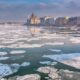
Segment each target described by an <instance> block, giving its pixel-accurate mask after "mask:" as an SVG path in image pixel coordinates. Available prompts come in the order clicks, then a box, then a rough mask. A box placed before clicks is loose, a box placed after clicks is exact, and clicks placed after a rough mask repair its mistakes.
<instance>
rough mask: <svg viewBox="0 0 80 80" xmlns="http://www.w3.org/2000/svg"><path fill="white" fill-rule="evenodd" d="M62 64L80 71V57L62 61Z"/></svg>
mask: <svg viewBox="0 0 80 80" xmlns="http://www.w3.org/2000/svg"><path fill="white" fill-rule="evenodd" d="M62 63H64V64H66V65H69V66H72V67H75V68H77V69H80V57H75V58H73V59H70V60H66V61H62Z"/></svg>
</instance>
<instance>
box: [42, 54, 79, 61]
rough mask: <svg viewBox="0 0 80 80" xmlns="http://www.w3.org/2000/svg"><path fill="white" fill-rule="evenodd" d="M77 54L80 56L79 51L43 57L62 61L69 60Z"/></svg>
mask: <svg viewBox="0 0 80 80" xmlns="http://www.w3.org/2000/svg"><path fill="white" fill-rule="evenodd" d="M78 56H80V53H69V54H56V55H44V56H43V57H47V58H50V59H53V60H56V61H64V60H69V59H72V58H75V57H78Z"/></svg>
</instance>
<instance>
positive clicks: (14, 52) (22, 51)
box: [10, 50, 26, 54]
mask: <svg viewBox="0 0 80 80" xmlns="http://www.w3.org/2000/svg"><path fill="white" fill-rule="evenodd" d="M25 52H26V51H25V50H13V51H11V52H10V54H24V53H25Z"/></svg>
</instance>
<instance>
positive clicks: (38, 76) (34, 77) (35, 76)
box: [16, 74, 41, 80]
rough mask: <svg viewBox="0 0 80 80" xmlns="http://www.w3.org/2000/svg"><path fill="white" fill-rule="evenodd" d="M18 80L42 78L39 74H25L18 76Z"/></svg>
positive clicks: (38, 79)
mask: <svg viewBox="0 0 80 80" xmlns="http://www.w3.org/2000/svg"><path fill="white" fill-rule="evenodd" d="M16 80H41V77H40V75H38V74H29V75H24V76H18V77H17V79H16Z"/></svg>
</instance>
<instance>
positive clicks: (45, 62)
mask: <svg viewBox="0 0 80 80" xmlns="http://www.w3.org/2000/svg"><path fill="white" fill-rule="evenodd" d="M40 64H43V65H56V64H57V62H51V61H40Z"/></svg>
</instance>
